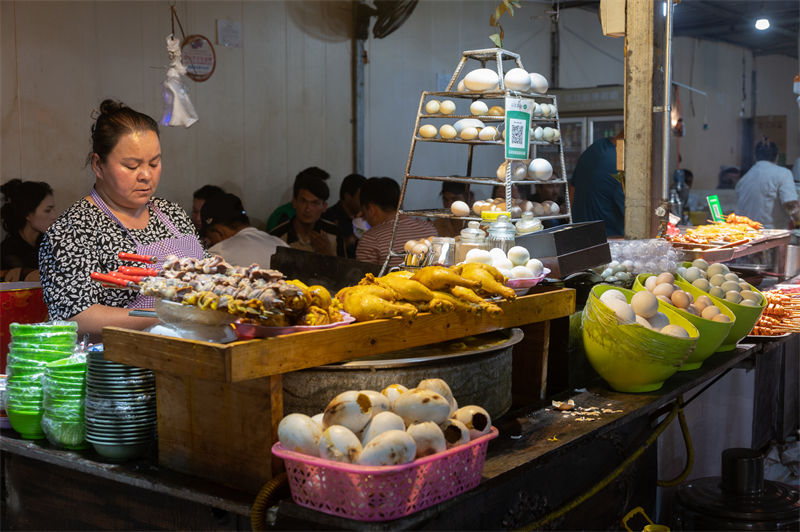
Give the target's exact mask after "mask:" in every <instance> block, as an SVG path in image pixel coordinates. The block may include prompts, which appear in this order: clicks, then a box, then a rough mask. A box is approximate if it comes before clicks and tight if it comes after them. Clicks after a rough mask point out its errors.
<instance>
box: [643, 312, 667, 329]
mask: <svg viewBox="0 0 800 532" xmlns="http://www.w3.org/2000/svg"><path fill="white" fill-rule="evenodd" d="M647 321H648V323H650V327H651V328H653V329H655V330H657V331H660V330H661V329H663V328H664V327H666V326H667V325H669V318H667V315H666V314H664V313H663V312H656V313H655V315H654V316H653V317H652V318H648V319H647Z"/></svg>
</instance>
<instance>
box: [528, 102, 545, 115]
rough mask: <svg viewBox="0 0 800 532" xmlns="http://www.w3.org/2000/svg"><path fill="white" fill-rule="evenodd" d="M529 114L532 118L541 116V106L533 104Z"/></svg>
mask: <svg viewBox="0 0 800 532" xmlns="http://www.w3.org/2000/svg"><path fill="white" fill-rule="evenodd" d="M531 114H532V115H533V116H542V104H540V103H535V102H534V104H533V109H531Z"/></svg>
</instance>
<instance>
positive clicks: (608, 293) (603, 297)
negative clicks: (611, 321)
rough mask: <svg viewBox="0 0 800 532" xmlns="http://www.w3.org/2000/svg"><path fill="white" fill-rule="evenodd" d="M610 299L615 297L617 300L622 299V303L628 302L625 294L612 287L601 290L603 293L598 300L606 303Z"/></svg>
mask: <svg viewBox="0 0 800 532" xmlns="http://www.w3.org/2000/svg"><path fill="white" fill-rule="evenodd" d="M612 299H616V300H617V301H622V302H623V303H627V302H628V300H627V299H625V294H623V293H622V292H620V291H619V290H616V289H614V288H612V289H611V290H606V291H605V292H603V295H601V296H600V301H602V302H603V303H605V304H606V305H607V304H608V302H609V301H611V300H612Z"/></svg>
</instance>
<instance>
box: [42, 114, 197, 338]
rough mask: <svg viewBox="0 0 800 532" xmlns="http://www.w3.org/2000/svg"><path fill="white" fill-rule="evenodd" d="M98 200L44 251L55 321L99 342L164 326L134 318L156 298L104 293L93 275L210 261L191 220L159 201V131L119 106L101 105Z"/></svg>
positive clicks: (54, 230)
mask: <svg viewBox="0 0 800 532" xmlns="http://www.w3.org/2000/svg"><path fill="white" fill-rule="evenodd" d="M87 164H91V167H92V171H93V172H94V175H95V184H94V188H93V189H92V191H91V193H90V194H89V195H88V196H86V197H84V198H83V199H81V200H79V201H78V202H77V203H75V204H73V205H72V206H71V207H70V208H69V209H67V211H66V212H64V213H63V214H62V215H61V216H59V218H58V219H57V220H56V221H55V223H54V224H53V225H52V226H50V228H49V229H48V230H47V232H46V233H45V235H44V238H43V240H42V244H41V248H40V252H39V268H40V270H41V278H42V288H43V291H44V301H45V303H46V304H47V308H48V311H49V313H50V319H54V320H58V319H69V320H75V321H77V322H78V331H79V333H80V334H89V335H90V336H91V337H92V338H93V339H94V340H97V339H99V338H100V333H101V331H102V328H103V327H106V326H118V327H127V328H131V329H144V328H145V327H148V326H150V325H152V324H155V323H157V320H155V319H152V318H140V317H132V316H129V314H128V313H129V310H128V309H131V308H152V307H153V304H154V301H153V299H152V298H145V297H143V296H139V295H138V294H137V293H136V292H132V291H128V290H125V289H115V288H106V287H103V286H102V285H101V284H100V283H98V282H95V281H92V280H91V279H90V275H91V273H92V272H102V273H106V272H109V271H113V270H116V269H118V268H119V267H120V266H123V265H128V266H146V267H148V268H160V267H161V263H162V262H163V259H164V257H166V256H167V255H169V254H174V255H178V256H179V257H195V258H202V257H203V256H204V254H205V251H204V249H203V246H202V245H201V244H200V241H199V239H198V237H197V234H196V232H195V229H194V225H193V224H192V221H191V219H190V218H189V216H188V215H187V214H186V213H185V212H184V211H183V209H182V208H181V207H180V206H178V205H177V204H175V203H172V202H169V201H167V200H164V199H161V198H155V197H153V195H154V194H155V192H156V189H157V188H158V182H159V179H160V178H161V144H160V141H159V132H158V124H157V123H156V122H155V120H153V119H152V118H150V117H149V116H147V115H145V114H142V113H139V112H137V111H134V110H133V109H131V108H130V107H127V106H125V105H124V104H122V103H119V102H115V101H113V100H105V101H103V103H102V104H100V112H99V116H98V117H97V120H96V122H95V123H94V125H93V126H92V152H91V153H90V154H89V157H88V160H87ZM119 252H127V253H136V254H139V255H147V256H155V257H157V258H158V259H159V262H158V263H157V264H155V265H145V264H141V263H140V264H136V263H131V262H123V261H121V260H120V259H119V257H118V253H119Z"/></svg>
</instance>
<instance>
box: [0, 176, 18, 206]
mask: <svg viewBox="0 0 800 532" xmlns="http://www.w3.org/2000/svg"><path fill="white" fill-rule="evenodd" d="M0 192H2V193H3V199H4V201H6V202H11V201H14V199H15V198H16V197H17V195H18V194H20V193H21V192H22V179H12V180H10V181H8V182H6V183H3V185H2V186H0Z"/></svg>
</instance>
